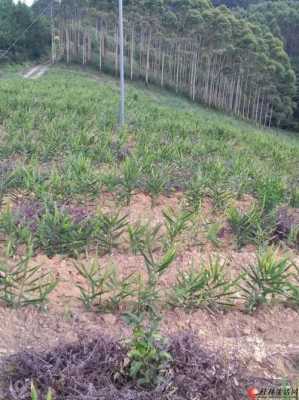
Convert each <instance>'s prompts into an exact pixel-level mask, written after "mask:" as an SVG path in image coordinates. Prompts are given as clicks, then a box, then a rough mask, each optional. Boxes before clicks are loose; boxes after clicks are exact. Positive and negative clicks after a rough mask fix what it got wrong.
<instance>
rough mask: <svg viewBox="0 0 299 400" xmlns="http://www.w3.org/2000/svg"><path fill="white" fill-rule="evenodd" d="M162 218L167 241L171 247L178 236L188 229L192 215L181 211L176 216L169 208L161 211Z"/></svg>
mask: <svg viewBox="0 0 299 400" xmlns="http://www.w3.org/2000/svg"><path fill="white" fill-rule="evenodd" d="M163 217H164V221H165V222H164V224H165V227H166V232H167V241H168V242H169V243H168V244H169V245H170V246H172V245H174V243H175V241H176V240H177V239H178V238H179V236H180V235H181V234H182V233H183V232H185V231H186V230H187V229H188V226H189V222H191V220H192V218H193V214H192V213H191V212H189V211H183V212H182V213H180V214H179V215H177V214H176V213H175V211H174V210H173V209H172V208H169V209H167V210H165V211H163Z"/></svg>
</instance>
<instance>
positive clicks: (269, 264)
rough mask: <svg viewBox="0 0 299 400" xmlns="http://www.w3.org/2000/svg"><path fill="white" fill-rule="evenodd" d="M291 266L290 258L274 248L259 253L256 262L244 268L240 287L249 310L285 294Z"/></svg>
mask: <svg viewBox="0 0 299 400" xmlns="http://www.w3.org/2000/svg"><path fill="white" fill-rule="evenodd" d="M291 268H292V263H291V262H290V261H289V259H288V258H287V257H280V256H279V255H278V251H274V250H273V248H268V249H267V250H266V251H264V252H262V253H261V254H259V255H258V257H257V263H256V264H254V265H249V266H248V267H246V268H243V271H244V275H243V284H242V285H241V286H240V287H241V289H242V291H243V298H244V300H245V305H246V308H247V310H248V311H249V312H252V311H254V310H255V309H256V308H257V307H259V306H261V305H263V304H269V303H270V302H271V301H272V300H274V299H275V298H276V297H279V296H285V295H286V293H287V289H288V287H289V278H290V276H291V272H290V270H291Z"/></svg>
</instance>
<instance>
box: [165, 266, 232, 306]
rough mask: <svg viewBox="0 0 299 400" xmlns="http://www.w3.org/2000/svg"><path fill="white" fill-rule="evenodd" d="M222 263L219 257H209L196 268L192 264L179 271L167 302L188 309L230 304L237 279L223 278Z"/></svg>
mask: <svg viewBox="0 0 299 400" xmlns="http://www.w3.org/2000/svg"><path fill="white" fill-rule="evenodd" d="M224 265H225V264H221V262H220V260H219V259H210V261H209V263H208V264H207V265H202V266H200V267H199V268H198V269H196V268H195V267H194V265H192V268H191V269H190V270H189V271H187V272H179V274H178V275H177V279H176V283H175V285H174V288H173V289H172V290H171V293H170V297H169V303H170V304H171V305H172V306H174V307H182V308H186V309H189V310H190V309H191V310H192V309H196V308H201V307H204V308H209V309H215V308H219V307H225V306H232V305H233V303H234V298H235V297H234V295H235V293H236V282H237V281H231V280H227V279H226V278H225V275H224Z"/></svg>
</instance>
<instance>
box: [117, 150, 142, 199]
mask: <svg viewBox="0 0 299 400" xmlns="http://www.w3.org/2000/svg"><path fill="white" fill-rule="evenodd" d="M140 173H141V168H140V166H139V164H138V161H137V160H136V159H135V158H132V157H130V158H126V159H125V161H124V163H123V175H122V177H121V180H120V188H121V192H120V198H121V199H124V200H125V202H126V205H129V204H130V201H131V197H132V196H133V194H134V193H135V191H136V188H137V187H138V181H139V179H140Z"/></svg>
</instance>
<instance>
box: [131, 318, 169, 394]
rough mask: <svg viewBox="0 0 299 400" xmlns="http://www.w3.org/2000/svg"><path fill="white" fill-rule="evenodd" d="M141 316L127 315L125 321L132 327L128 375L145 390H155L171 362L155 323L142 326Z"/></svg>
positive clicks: (164, 341) (151, 321) (151, 322)
mask: <svg viewBox="0 0 299 400" xmlns="http://www.w3.org/2000/svg"><path fill="white" fill-rule="evenodd" d="M143 317H144V316H143V315H141V316H140V315H139V316H136V315H134V314H127V315H126V317H125V321H126V322H127V323H128V325H130V326H131V327H133V333H132V337H131V339H130V340H128V342H127V346H128V349H129V351H128V353H127V357H128V365H127V370H128V375H129V377H130V378H131V379H133V380H134V381H135V382H137V385H138V386H140V387H145V388H148V389H150V388H155V387H157V386H159V385H161V383H162V382H163V380H164V379H165V375H166V374H167V372H168V368H169V363H170V361H171V360H172V358H171V356H170V354H169V352H168V351H167V342H166V339H165V338H164V337H163V336H162V335H161V334H160V332H159V329H158V323H157V321H155V320H153V319H151V320H150V323H149V326H147V327H145V326H144V320H143Z"/></svg>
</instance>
